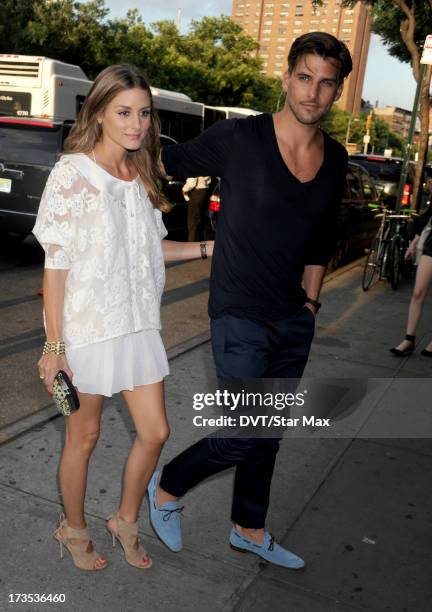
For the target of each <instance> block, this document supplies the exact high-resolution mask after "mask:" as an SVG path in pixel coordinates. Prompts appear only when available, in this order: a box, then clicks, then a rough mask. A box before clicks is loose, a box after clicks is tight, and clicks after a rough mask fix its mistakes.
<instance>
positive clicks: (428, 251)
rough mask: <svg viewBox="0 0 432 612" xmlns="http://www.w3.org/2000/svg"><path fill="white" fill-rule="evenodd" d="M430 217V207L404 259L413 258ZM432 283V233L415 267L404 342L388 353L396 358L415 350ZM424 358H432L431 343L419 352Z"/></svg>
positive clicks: (419, 224) (421, 219) (423, 216)
mask: <svg viewBox="0 0 432 612" xmlns="http://www.w3.org/2000/svg"><path fill="white" fill-rule="evenodd" d="M431 217H432V207H429V208H428V210H427V211H426V213H424V214H423V215H422V216H421V217H420V219H419V223H418V225H417V233H416V236H415V238H414V240H413V241H412V242H411V244H410V246H409V248H408V249H407V251H406V253H405V258H406V259H411V258H413V259H414V258H415V255H416V251H417V245H418V242H419V240H420V234H421V233H422V231H423V230H424V229H425V228H426V226H428V227H429V226H430V223H431V222H432V220H431ZM431 282H432V231H431V230H429V233H428V234H427V236H426V239H425V241H424V244H423V249H422V254H421V256H420V260H419V262H418V266H417V273H416V280H415V285H414V291H413V293H412V296H411V302H410V306H409V310H408V323H407V331H406V335H405V338H404V340H402V342H401V343H400V344H398V346H396V347H394V348H391V349H390V351H391V352H392V353H393V355H396V356H397V357H406V356H408V355H411V354H412V353H413V352H414V348H415V338H416V337H415V332H416V328H417V324H418V322H419V320H420V316H421V313H422V309H423V303H424V300H425V298H426V295H427V292H428V289H429V286H430V284H431ZM421 354H422V355H423V356H424V357H432V341H431V342H429V344H428V345H427V347H426V348H424V349H423V350H422V351H421Z"/></svg>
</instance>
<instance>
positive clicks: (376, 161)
mask: <svg viewBox="0 0 432 612" xmlns="http://www.w3.org/2000/svg"><path fill="white" fill-rule="evenodd" d="M350 159H351V160H352V161H353V162H355V163H357V164H360V165H361V166H363V167H364V168H366V170H367V171H368V172H369V174H370V175H371V176H372V178H373V179H374V181H375V184H376V186H377V189H378V192H379V193H380V192H381V193H380V196H381V199H382V202H383V204H385V205H386V206H387V207H388V208H392V209H394V208H395V206H396V200H397V195H398V190H399V180H400V176H401V172H402V165H403V159H402V158H401V157H384V156H383V155H363V154H360V153H358V154H355V155H350ZM415 171H416V164H415V163H414V162H409V164H408V174H407V178H406V182H405V185H404V191H403V197H402V206H407V207H408V208H409V207H410V206H411V204H412V194H413V185H414V177H415ZM429 173H430V171H429V170H428V169H426V170H425V176H424V179H423V194H422V201H421V203H420V208H424V206H425V205H426V204H427V201H429V200H430V197H431V192H432V180H431V177H430V175H429Z"/></svg>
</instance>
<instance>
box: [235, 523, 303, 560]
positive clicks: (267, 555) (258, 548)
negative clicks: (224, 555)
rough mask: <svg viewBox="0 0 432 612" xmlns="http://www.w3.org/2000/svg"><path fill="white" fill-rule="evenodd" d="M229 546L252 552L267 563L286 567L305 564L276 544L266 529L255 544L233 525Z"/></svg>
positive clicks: (240, 550)
mask: <svg viewBox="0 0 432 612" xmlns="http://www.w3.org/2000/svg"><path fill="white" fill-rule="evenodd" d="M230 546H231V548H233V549H234V550H238V551H239V552H251V553H254V554H255V555H258V556H259V557H262V558H263V559H265V560H266V561H268V562H269V563H274V564H275V565H281V566H282V567H288V568H289V569H302V568H303V567H304V566H305V565H306V564H305V562H304V561H303V559H301V558H300V557H297V555H295V554H294V553H292V552H290V551H289V550H287V549H286V548H282V546H279V544H276V542H275V541H274V537H273V536H272V535H271V533H269V532H268V531H266V532H265V534H264V542H263V543H262V544H257V543H256V542H253V541H252V540H248V539H246V538H245V537H243V536H242V535H240V534H239V533H238V532H237V531H236V529H235V528H234V527H233V528H232V529H231V534H230Z"/></svg>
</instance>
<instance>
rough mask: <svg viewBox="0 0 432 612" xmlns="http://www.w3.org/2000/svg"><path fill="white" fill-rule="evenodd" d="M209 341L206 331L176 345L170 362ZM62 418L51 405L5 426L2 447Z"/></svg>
mask: <svg viewBox="0 0 432 612" xmlns="http://www.w3.org/2000/svg"><path fill="white" fill-rule="evenodd" d="M209 340H210V331H206V332H203V333H201V334H197V335H196V336H193V337H192V338H188V340H185V341H184V342H180V343H179V344H176V345H175V346H173V347H171V348H170V349H168V350H167V356H168V360H169V361H172V360H173V359H176V358H177V357H180V355H183V354H184V353H187V352H189V351H192V350H193V349H195V348H197V347H198V346H201V345H202V344H205V343H206V342H209ZM60 416H61V414H59V412H58V410H57V408H56V406H55V405H54V404H53V403H51V404H48V405H47V406H44V407H43V408H41V409H40V410H38V411H37V412H34V413H33V414H30V415H29V416H26V417H24V418H22V419H20V420H19V421H15V422H14V423H10V424H9V425H5V427H2V428H1V429H0V446H2V445H3V444H7V443H8V442H11V441H12V440H15V439H16V438H18V437H19V436H22V435H23V434H25V433H28V432H29V431H31V430H32V429H36V428H37V427H41V426H42V425H45V423H48V422H49V421H52V420H53V419H56V418H58V417H60Z"/></svg>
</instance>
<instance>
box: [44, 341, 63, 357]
mask: <svg viewBox="0 0 432 612" xmlns="http://www.w3.org/2000/svg"><path fill="white" fill-rule="evenodd" d="M65 353H66V347H65V343H64V342H63V340H59V341H58V342H48V341H47V342H45V344H44V347H43V351H42V355H48V354H53V355H64V354H65Z"/></svg>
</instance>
